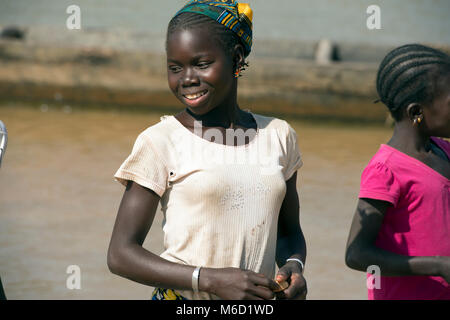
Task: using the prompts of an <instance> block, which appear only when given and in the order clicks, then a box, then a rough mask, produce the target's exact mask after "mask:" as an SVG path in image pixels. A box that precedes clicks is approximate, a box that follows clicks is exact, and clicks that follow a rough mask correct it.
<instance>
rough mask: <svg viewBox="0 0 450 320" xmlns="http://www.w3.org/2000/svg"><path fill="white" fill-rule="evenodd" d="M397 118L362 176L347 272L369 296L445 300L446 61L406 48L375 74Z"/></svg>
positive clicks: (449, 256) (449, 278) (449, 260)
mask: <svg viewBox="0 0 450 320" xmlns="http://www.w3.org/2000/svg"><path fill="white" fill-rule="evenodd" d="M377 91H378V94H379V96H380V100H381V101H382V102H383V103H384V104H385V105H386V106H387V107H388V108H389V110H390V112H391V114H392V116H393V118H394V119H395V128H394V134H393V136H392V138H391V139H390V140H389V141H388V142H387V144H383V145H381V146H380V148H379V150H378V152H377V153H376V154H375V156H374V157H373V158H372V159H371V160H370V162H369V164H368V165H367V167H366V168H365V169H364V171H363V173H362V176H361V188H360V193H359V200H358V205H357V209H356V213H355V216H354V219H353V222H352V226H351V230H350V234H349V238H348V243H347V250H346V257H345V258H346V264H347V266H348V267H350V268H352V269H356V270H360V271H364V272H369V271H368V270H379V271H380V274H381V276H379V278H375V277H376V275H375V274H374V275H372V274H371V273H368V296H369V299H415V300H418V299H420V300H422V299H446V300H450V285H449V283H450V162H449V159H450V143H449V142H448V141H446V140H443V139H440V138H437V137H441V138H450V58H449V56H448V55H446V54H444V53H443V52H440V51H438V50H435V49H432V48H429V47H426V46H422V45H418V44H411V45H404V46H401V47H399V48H396V49H394V50H393V51H391V52H390V53H389V54H388V55H387V56H386V57H385V58H384V60H383V61H382V63H381V65H380V67H379V70H378V74H377Z"/></svg>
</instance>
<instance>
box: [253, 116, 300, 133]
mask: <svg viewBox="0 0 450 320" xmlns="http://www.w3.org/2000/svg"><path fill="white" fill-rule="evenodd" d="M252 115H253V117H254V118H255V120H256V122H257V123H258V128H259V129H260V130H261V129H263V130H277V131H278V132H282V133H289V132H290V131H293V130H294V129H293V128H292V127H291V125H290V124H289V123H288V122H287V121H286V120H283V119H280V118H276V117H271V116H264V115H261V114H257V113H252Z"/></svg>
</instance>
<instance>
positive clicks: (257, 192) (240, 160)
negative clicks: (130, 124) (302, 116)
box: [115, 113, 302, 299]
mask: <svg viewBox="0 0 450 320" xmlns="http://www.w3.org/2000/svg"><path fill="white" fill-rule="evenodd" d="M252 115H253V117H254V118H255V120H256V123H257V131H256V136H255V137H254V138H253V139H252V140H251V141H250V142H249V143H248V144H246V145H242V146H233V145H231V144H232V143H229V144H228V145H223V144H219V143H216V142H211V138H210V137H211V136H214V137H215V138H216V139H221V138H222V139H228V138H230V137H231V135H232V133H233V131H232V130H231V131H229V133H230V137H221V134H220V131H219V130H213V129H211V130H208V132H207V133H205V135H204V137H205V136H208V139H209V141H208V140H206V139H204V138H201V137H199V136H197V135H196V134H194V133H193V132H191V131H190V130H189V129H187V128H186V127H184V126H183V125H182V124H181V123H180V122H179V121H178V120H177V119H176V118H175V117H174V116H163V117H161V121H160V122H159V123H157V124H155V125H153V126H151V127H149V128H147V129H146V130H145V131H143V132H142V133H141V134H140V135H139V136H138V138H137V139H136V142H135V144H134V147H133V150H132V152H131V154H130V155H129V156H128V158H127V159H126V160H125V161H124V162H123V163H122V165H121V166H120V168H119V170H118V171H117V172H116V174H115V178H116V179H117V180H118V181H119V182H120V183H122V184H123V185H126V184H127V180H132V181H134V182H136V183H138V184H140V185H142V186H144V187H146V188H149V189H151V190H153V191H154V192H155V193H157V194H158V195H159V196H160V197H161V209H162V212H163V214H164V220H163V231H164V252H163V253H162V254H161V257H162V258H164V259H167V260H169V261H172V262H175V263H180V264H186V265H192V266H202V267H210V268H225V267H235V268H241V269H247V270H252V271H254V272H257V273H263V274H264V275H266V276H267V277H269V278H273V277H274V276H275V251H276V242H277V223H278V215H279V212H280V208H281V204H282V202H283V199H284V196H285V193H286V180H288V179H289V178H290V177H291V176H292V175H293V174H294V172H295V171H297V169H299V168H300V167H301V166H302V159H301V154H300V150H299V148H298V144H297V135H296V132H295V131H294V129H293V128H292V127H291V126H290V125H289V124H288V123H287V122H286V121H284V120H280V119H277V118H273V117H266V116H262V115H258V114H254V113H252ZM200 132H201V131H200ZM235 132H236V133H238V132H239V130H236V131H235ZM227 133H228V131H227ZM241 133H243V131H241ZM239 137H240V138H242V135H241V136H239ZM238 139H239V138H238ZM215 141H217V140H215ZM222 141H223V140H222ZM225 141H232V140H225ZM200 277H201V272H200ZM179 292H180V294H182V295H183V296H184V297H186V298H188V299H218V297H217V296H214V295H211V294H208V293H206V292H200V293H198V294H194V292H193V291H190V290H187V291H179Z"/></svg>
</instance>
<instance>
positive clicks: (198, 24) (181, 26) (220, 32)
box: [166, 12, 248, 66]
mask: <svg viewBox="0 0 450 320" xmlns="http://www.w3.org/2000/svg"><path fill="white" fill-rule="evenodd" d="M195 28H204V29H208V30H210V31H211V32H210V33H211V35H212V37H213V39H214V40H216V41H217V42H218V43H219V44H220V45H221V46H222V48H223V49H224V50H225V53H226V54H227V55H229V56H232V55H233V51H234V47H235V46H236V45H237V44H241V45H242V43H241V40H240V39H239V37H238V36H237V35H236V34H235V33H234V32H233V31H231V30H230V29H228V28H226V27H225V26H223V25H222V24H220V23H217V22H216V21H214V20H213V19H211V18H210V17H208V16H205V15H202V14H197V13H193V12H183V13H181V14H179V15H177V16H175V17H173V18H172V20H170V22H169V26H168V28H167V37H166V51H167V40H168V39H169V36H170V35H171V34H173V33H174V32H175V31H178V30H188V29H195ZM244 66H248V63H244Z"/></svg>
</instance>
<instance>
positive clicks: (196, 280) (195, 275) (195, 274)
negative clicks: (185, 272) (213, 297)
mask: <svg viewBox="0 0 450 320" xmlns="http://www.w3.org/2000/svg"><path fill="white" fill-rule="evenodd" d="M201 268H202V267H197V268H195V270H194V272H192V290H193V291H194V292H195V293H197V292H198V283H199V278H200V269H201Z"/></svg>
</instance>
